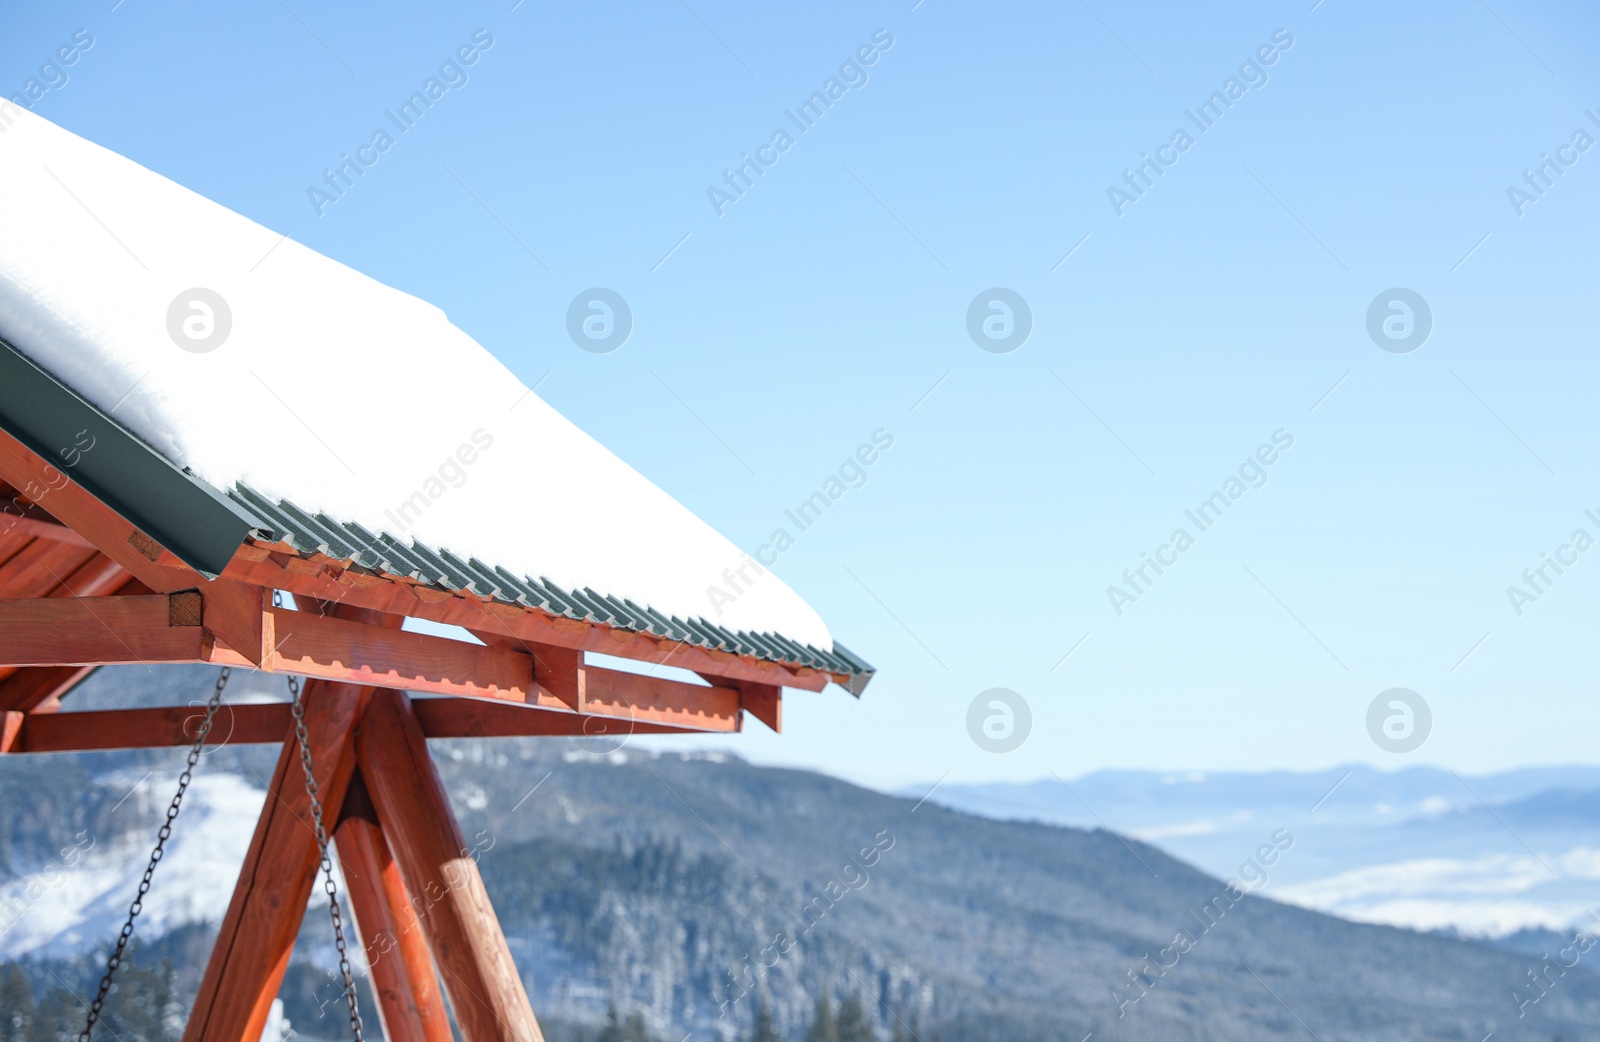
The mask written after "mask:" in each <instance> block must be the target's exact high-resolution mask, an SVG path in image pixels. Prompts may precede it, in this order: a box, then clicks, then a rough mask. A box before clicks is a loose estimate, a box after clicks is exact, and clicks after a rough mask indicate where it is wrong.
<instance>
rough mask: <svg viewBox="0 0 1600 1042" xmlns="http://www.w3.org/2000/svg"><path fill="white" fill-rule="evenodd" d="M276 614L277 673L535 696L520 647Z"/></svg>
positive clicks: (512, 697)
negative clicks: (481, 643)
mask: <svg viewBox="0 0 1600 1042" xmlns="http://www.w3.org/2000/svg"><path fill="white" fill-rule="evenodd" d="M268 612H269V614H270V615H271V616H272V617H273V627H274V630H275V633H276V637H277V643H276V649H275V650H274V651H273V652H272V655H271V660H270V663H271V668H272V669H273V670H274V671H276V672H280V673H303V674H305V675H307V676H314V677H323V678H325V679H330V680H343V681H347V682H350V683H356V684H364V685H370V686H378V687H397V688H405V689H407V690H412V691H426V692H428V693H429V694H440V695H465V696H468V697H473V698H501V699H506V700H508V701H512V702H525V701H528V700H529V699H530V696H534V681H533V659H532V657H531V656H528V655H524V654H521V653H520V652H516V651H511V650H509V649H505V648H489V647H483V646H481V645H478V644H469V643H467V642H466V641H464V640H451V639H450V638H448V637H435V636H431V635H429V634H426V633H409V632H402V631H400V630H397V629H388V628H385V627H382V626H372V625H367V624H364V623H360V622H353V621H350V620H347V619H341V618H335V617H331V616H323V615H317V614H315V613H312V612H303V611H290V610H289V609H287V608H271V609H268Z"/></svg>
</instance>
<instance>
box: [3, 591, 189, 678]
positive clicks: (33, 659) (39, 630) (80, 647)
mask: <svg viewBox="0 0 1600 1042" xmlns="http://www.w3.org/2000/svg"><path fill="white" fill-rule="evenodd" d="M210 643H211V642H210V640H209V638H208V637H207V635H206V632H205V630H204V629H203V628H201V626H200V597H199V595H198V594H187V595H185V594H178V595H175V596H163V595H151V596H142V597H39V598H30V599H28V600H11V601H0V665H7V666H96V665H103V664H106V663H112V662H195V661H206V660H207V659H208V658H209V655H210V647H209V644H210Z"/></svg>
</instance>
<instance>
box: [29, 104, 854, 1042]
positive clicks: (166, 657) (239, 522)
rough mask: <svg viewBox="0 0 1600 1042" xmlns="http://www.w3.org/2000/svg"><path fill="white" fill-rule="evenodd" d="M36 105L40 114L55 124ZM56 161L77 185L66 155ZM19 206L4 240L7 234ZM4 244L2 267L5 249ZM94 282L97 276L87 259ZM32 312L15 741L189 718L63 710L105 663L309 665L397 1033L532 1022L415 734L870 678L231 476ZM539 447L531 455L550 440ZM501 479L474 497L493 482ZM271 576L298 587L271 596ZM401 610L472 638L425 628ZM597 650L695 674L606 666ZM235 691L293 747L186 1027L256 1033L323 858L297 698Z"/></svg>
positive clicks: (239, 725) (374, 960)
mask: <svg viewBox="0 0 1600 1042" xmlns="http://www.w3.org/2000/svg"><path fill="white" fill-rule="evenodd" d="M28 118H29V119H30V120H34V121H35V122H36V123H38V124H42V121H38V120H37V118H36V117H31V116H30V117H28ZM30 126H31V124H30ZM43 126H44V127H46V128H48V130H47V131H46V130H41V129H38V128H34V129H35V131H36V132H37V133H40V134H45V133H50V134H56V135H64V134H65V132H63V131H59V130H58V129H57V128H54V127H49V126H48V124H43ZM15 129H16V128H13V130H15ZM25 129H27V128H25ZM67 137H70V135H67ZM52 140H55V139H52ZM72 140H73V141H77V139H72ZM6 144H7V147H8V148H9V147H11V142H10V141H7V142H6ZM80 144H85V145H86V143H81V142H80ZM61 147H63V148H65V147H66V146H61ZM73 147H76V146H73ZM87 147H92V146H87ZM113 158H115V159H116V160H117V161H118V162H121V163H124V164H127V165H128V166H130V167H131V166H132V164H130V163H127V161H126V160H121V159H120V157H113ZM61 165H62V163H61V161H60V160H57V162H56V166H57V167H60V166H61ZM52 174H53V176H57V179H58V180H61V181H62V182H63V184H65V183H66V179H68V178H70V177H71V176H72V170H71V169H53V170H52ZM7 176H8V173H7V169H6V168H5V167H4V166H3V165H0V180H3V179H4V178H6V177H7ZM150 176H151V177H154V175H150ZM80 202H82V200H80ZM202 202H203V201H202ZM61 205H62V206H66V207H69V208H70V206H71V205H72V204H70V203H68V202H62V203H61ZM85 205H87V204H85ZM207 205H214V204H207ZM217 209H218V210H220V209H221V208H220V207H218V208H217ZM224 212H225V211H224ZM103 216H104V215H103V214H97V215H95V219H96V221H97V222H99V223H101V224H102V225H103V226H106V227H107V230H109V225H107V224H106V221H102V220H101V217H103ZM114 216H115V215H113V217H112V218H110V219H109V220H114ZM228 216H229V217H230V218H232V219H235V220H239V221H242V220H243V219H242V218H237V217H236V215H231V214H229V215H228ZM5 220H6V219H5V218H0V239H4V238H5V237H6V236H7V235H8V234H10V233H11V229H8V228H7V227H6V226H5ZM219 220H220V218H219ZM85 227H88V226H87V225H86V226H85ZM68 238H70V237H68ZM100 245H101V244H98V243H97V244H95V247H94V248H95V249H98V248H99V247H100ZM41 248H43V247H41ZM83 248H84V249H88V247H83ZM108 248H110V249H113V250H114V249H115V246H114V245H112V246H110V247H108ZM129 248H130V252H131V250H133V249H135V248H137V247H136V246H130V247H129ZM4 249H5V248H4V247H3V246H0V288H4V287H5V286H6V284H7V283H6V280H7V278H8V271H12V269H8V268H7V267H6V258H5V256H4ZM17 263H26V257H24V259H23V261H21V262H17ZM12 273H13V274H14V272H12ZM62 292H65V293H67V295H68V297H69V298H70V296H71V294H72V293H74V292H77V290H75V289H73V288H71V287H68V288H67V289H66V290H63V291H62ZM82 292H83V293H84V294H93V293H95V292H96V287H95V286H94V285H93V279H92V277H91V278H89V279H88V284H87V285H85V286H84V287H83V288H82ZM163 303H164V302H163ZM16 306H17V305H15V304H14V303H13V302H11V301H10V300H8V298H6V297H5V296H3V295H0V336H4V337H6V338H8V339H9V340H10V341H11V342H5V341H0V753H4V754H8V755H17V754H29V753H47V752H59V751H68V750H93V749H114V748H134V747H160V746H183V745H188V744H190V743H191V742H192V741H193V740H194V730H193V726H194V719H195V715H196V713H195V710H194V708H193V707H192V706H188V705H175V706H171V707H168V708H154V709H125V710H106V711H77V712H74V711H65V712H63V711H59V710H60V709H61V707H62V699H63V698H64V697H66V696H67V695H68V694H69V693H70V692H71V690H72V688H73V686H74V685H75V684H77V683H78V682H79V681H81V680H82V679H83V678H84V677H85V676H87V675H88V674H89V673H90V672H91V671H92V670H94V669H95V668H96V667H98V666H101V665H107V664H124V663H210V664H215V665H219V666H224V665H225V666H233V667H241V668H245V669H251V670H260V671H265V672H272V673H283V674H290V675H297V676H301V677H306V678H309V680H308V682H307V684H306V687H305V692H304V699H303V705H304V714H305V716H304V719H305V725H306V733H307V736H308V743H307V744H308V745H309V747H310V749H311V752H312V754H313V761H314V763H315V774H316V780H317V788H318V790H319V792H320V795H321V802H322V804H323V806H324V808H325V810H326V815H325V816H326V818H327V820H326V826H327V829H328V831H329V832H330V833H331V834H332V835H333V837H334V839H335V843H336V846H337V852H338V857H339V859H340V861H341V863H342V866H343V870H344V877H345V880H346V883H347V886H348V891H349V894H348V896H349V902H350V906H351V909H352V911H353V913H354V917H355V919H356V922H357V923H358V925H359V931H360V943H361V945H362V947H363V948H364V949H365V951H366V952H367V953H368V958H369V960H370V972H371V981H372V984H373V991H374V993H375V994H376V996H377V1000H378V1003H379V1006H380V1007H381V1014H382V1017H383V1025H384V1028H385V1031H386V1033H387V1035H388V1037H389V1038H390V1039H392V1040H394V1042H422V1040H427V1042H448V1040H449V1038H450V1032H449V1028H448V1024H447V1020H446V1011H445V1005H444V1003H445V999H446V998H448V1001H449V1005H450V1008H451V1010H453V1012H454V1015H455V1018H456V1021H457V1023H458V1024H459V1026H460V1028H461V1030H462V1032H463V1033H464V1035H465V1037H466V1038H467V1039H468V1040H469V1042H488V1040H490V1039H519V1040H533V1039H539V1038H540V1037H541V1036H540V1032H539V1028H538V1025H537V1023H536V1021H535V1018H534V1014H533V1012H532V1009H531V1008H530V1005H529V1001H528V998H527V995H526V994H525V991H524V988H523V985H522V981H521V978H520V976H519V974H518V972H517V970H516V968H515V966H514V965H513V963H512V960H511V956H510V953H509V951H508V948H507V945H506V941H505V938H504V936H503V935H502V933H501V930H500V927H499V925H498V922H497V920H496V918H495V913H494V910H493V908H492V907H491V905H490V902H489V898H488V895H487V893H486V892H485V890H484V887H483V884H482V882H481V880H480V878H479V874H478V870H477V866H476V863H475V861H474V859H473V857H472V856H471V852H470V851H469V850H468V847H467V844H466V842H465V840H464V838H463V836H462V833H461V830H460V827H459V826H458V824H457V822H456V820H455V818H454V816H453V814H452V812H451V808H450V802H449V799H448V796H447V794H446V792H445V791H444V789H443V787H442V785H441V782H440V778H439V774H438V772H437V770H436V769H435V767H434V764H433V762H432V760H431V759H430V756H429V752H428V747H427V743H426V739H428V738H462V737H495V736H525V735H568V736H572V735H594V736H601V735H612V736H614V735H619V734H681V733H691V732H701V733H705V732H711V733H727V732H733V731H738V730H740V729H741V726H742V721H743V719H744V716H745V714H746V713H748V714H749V715H751V716H753V717H755V718H756V719H757V720H760V721H761V722H763V723H764V724H766V725H767V726H769V727H771V728H773V729H774V730H777V729H779V728H780V727H781V723H782V692H783V689H784V688H797V689H802V690H809V691H820V690H821V689H823V688H824V687H825V686H826V685H827V684H829V683H830V682H837V683H839V684H841V685H843V686H845V687H846V688H848V689H849V690H851V691H852V692H853V693H856V694H859V693H860V691H861V689H862V687H863V686H864V685H865V683H866V681H867V680H868V679H869V678H870V676H871V668H870V667H869V666H867V665H866V664H865V663H863V662H862V661H860V660H859V659H857V658H855V657H854V656H853V655H851V654H850V653H849V652H848V651H847V650H845V649H844V648H842V647H839V646H837V645H832V644H830V645H829V646H826V647H819V646H816V645H815V644H811V643H806V642H804V641H803V640H796V639H791V638H790V637H786V636H784V635H783V634H781V633H777V632H756V631H754V630H752V629H747V628H741V629H734V628H724V627H723V626H721V625H719V624H718V623H717V622H716V621H715V620H714V619H713V620H708V619H705V618H699V617H691V616H690V615H688V614H683V613H669V612H667V611H664V610H660V609H659V608H658V607H657V606H655V605H652V604H650V603H643V602H641V601H636V600H634V599H631V598H630V597H628V596H626V595H625V594H626V591H620V593H619V591H617V590H599V591H597V590H595V589H593V588H588V587H577V586H561V585H558V584H556V583H553V582H550V581H547V580H542V579H540V578H538V577H527V576H524V575H521V574H518V573H516V572H514V571H512V570H509V569H507V568H504V567H501V566H500V564H499V563H498V562H496V561H494V560H484V559H482V558H481V557H480V556H476V555H475V552H474V551H473V548H472V547H470V546H463V547H460V548H459V549H460V550H461V552H460V553H459V554H458V553H454V552H451V551H450V550H447V549H444V548H442V547H437V546H430V545H427V544H425V543H423V542H421V541H418V540H416V539H414V538H408V537H407V536H406V534H405V533H403V532H402V533H390V532H384V531H374V530H372V529H370V528H367V527H363V526H362V525H360V524H357V523H355V522H354V521H352V520H350V519H346V518H340V517H336V516H330V515H329V514H328V513H327V512H324V511H318V510H314V509H309V508H302V507H301V506H298V505H296V503H294V502H292V501H290V500H288V499H285V498H283V497H281V496H272V495H266V494H262V493H259V492H257V491H255V490H254V489H252V488H251V487H250V486H249V485H248V484H246V483H244V482H238V483H235V484H233V485H231V486H229V487H220V486H219V485H218V484H217V483H215V482H213V481H208V480H205V479H203V478H201V477H199V476H197V475H196V474H195V473H194V472H193V471H192V470H191V469H189V468H187V467H185V466H183V465H181V464H182V463H183V461H181V460H175V459H172V458H169V457H168V456H167V455H165V454H164V453H163V452H162V451H158V450H157V449H156V448H154V447H152V445H151V443H150V442H149V441H148V440H147V439H146V438H144V437H141V435H140V434H139V433H136V431H135V430H133V429H130V428H129V427H127V426H125V425H124V424H123V423H122V422H121V421H120V420H119V419H116V418H114V417H113V413H114V412H116V406H118V405H120V404H121V403H111V402H106V401H100V402H97V401H94V400H91V397H92V396H91V395H90V394H89V393H88V392H86V391H83V390H82V389H81V388H79V387H75V386H73V385H71V383H69V381H68V380H66V379H65V378H60V377H58V376H57V375H56V373H54V372H52V371H51V368H50V367H48V366H47V365H46V364H45V363H46V362H48V360H49V358H50V357H51V355H50V351H49V350H48V340H49V338H48V336H45V335H44V334H43V333H41V331H40V327H39V325H38V324H37V323H31V322H23V321H20V320H18V317H17V315H16V314H14V313H13V312H12V311H11V310H8V309H10V308H13V307H16ZM14 326H15V328H19V329H23V330H24V331H25V332H27V333H28V335H29V336H33V337H37V338H39V343H41V344H45V345H46V347H45V348H39V347H37V346H36V345H35V344H31V343H27V342H24V338H23V337H22V336H19V335H18V334H16V333H13V332H12V329H13V327H14ZM45 333H48V330H45ZM167 349H168V350H172V351H174V352H176V348H171V347H170V345H168V346H167ZM151 408H152V409H153V408H155V406H151ZM118 415H120V414H118ZM528 465H529V468H530V470H531V471H532V472H533V473H534V474H535V475H536V473H537V470H538V461H536V460H530V461H528ZM641 480H642V479H641ZM494 492H495V490H494V489H493V488H492V487H486V488H480V489H479V490H478V491H477V492H476V493H475V494H476V495H478V496H480V497H485V502H492V499H493V496H494ZM565 506H567V504H565V503H564V504H563V507H565ZM758 571H759V569H758ZM774 581H775V580H774ZM275 592H279V593H284V594H288V595H290V597H289V600H290V601H292V604H293V607H277V606H274V593H275ZM407 619H413V620H422V621H425V622H427V623H434V624H441V625H442V626H445V627H459V628H460V630H464V631H466V633H460V632H459V631H457V630H450V631H447V632H453V633H457V634H458V636H456V637H451V636H441V635H435V633H421V632H415V631H413V630H410V629H404V628H402V624H403V623H405V621H406V620H407ZM435 630H436V632H437V631H438V627H435ZM468 634H470V637H469V636H468ZM473 638H475V640H474V639H473ZM480 642H481V643H480ZM586 653H603V654H605V655H609V656H616V657H620V658H623V659H631V660H634V661H636V662H638V663H641V664H651V665H661V666H671V667H677V668H679V669H683V670H689V671H692V672H693V673H694V674H698V676H699V677H700V678H701V679H702V680H703V681H704V683H703V684H701V683H693V682H688V681H686V680H670V679H664V678H661V677H658V676H651V675H646V671H641V672H627V671H623V670H618V669H611V668H604V667H601V666H597V665H595V664H593V663H592V662H590V661H588V660H587V658H586ZM231 713H232V716H233V725H232V729H231V737H230V739H229V740H230V741H231V742H233V743H243V742H263V743H264V742H280V743H282V745H283V749H282V753H281V755H280V757H279V760H278V765H277V769H276V772H275V773H274V774H273V776H272V779H271V784H270V792H269V793H268V796H267V798H266V801H265V803H264V806H263V809H262V811H261V817H260V820H259V822H258V823H257V826H256V830H255V834H254V837H253V839H252V841H251V844H250V848H249V853H248V855H247V856H246V859H245V862H244V865H243V866H242V868H241V870H240V874H239V878H238V882H237V884H236V886H235V889H234V892H233V897H232V900H231V902H230V904H229V906H228V910H227V913H226V916H225V918H224V919H223V921H222V924H221V933H220V936H219V938H218V940H217V943H216V947H215V949H214V951H213V952H212V955H211V958H210V961H209V963H208V965H207V967H206V970H205V974H204V978H203V983H202V985H201V988H200V992H199V995H198V997H197V999H196V1001H195V1004H194V1006H193V1011H192V1014H191V1017H190V1019H189V1022H188V1027H187V1030H186V1032H185V1035H184V1039H185V1042H256V1040H257V1039H259V1038H260V1036H261V1032H262V1028H263V1025H264V1023H265V1021H266V1019H267V1017H268V1014H269V1011H270V1008H271V1004H272V1000H273V998H274V997H275V996H276V994H277V991H278V987H279V984H280V982H281V980H282V977H283V974H284V972H285V970H286V969H287V966H288V962H289V957H290V952H291V948H292V947H293V944H294V941H295V937H296V934H297V931H298V928H299V925H300V922H301V919H302V916H303V914H304V912H305V909H306V907H307V902H308V899H309V897H310V894H311V890H312V887H313V885H314V882H315V877H316V874H317V870H318V865H319V852H318V849H317V843H316V839H315V836H314V833H313V830H312V829H310V828H308V827H307V818H308V814H309V809H308V808H309V797H308V792H307V786H306V784H305V779H304V778H303V776H302V775H301V759H300V756H301V750H300V748H299V744H298V742H297V741H296V740H295V732H294V729H293V727H292V720H291V716H290V706H289V705H288V704H287V703H274V704H247V705H237V706H232V707H231ZM43 766H44V764H41V767H43ZM177 828H178V829H179V830H181V828H182V821H181V819H180V820H179V822H178V824H177ZM155 886H156V887H158V888H159V886H160V876H159V873H158V874H157V876H156V880H155ZM108 940H110V938H108Z"/></svg>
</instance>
